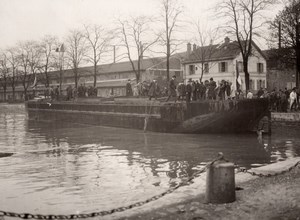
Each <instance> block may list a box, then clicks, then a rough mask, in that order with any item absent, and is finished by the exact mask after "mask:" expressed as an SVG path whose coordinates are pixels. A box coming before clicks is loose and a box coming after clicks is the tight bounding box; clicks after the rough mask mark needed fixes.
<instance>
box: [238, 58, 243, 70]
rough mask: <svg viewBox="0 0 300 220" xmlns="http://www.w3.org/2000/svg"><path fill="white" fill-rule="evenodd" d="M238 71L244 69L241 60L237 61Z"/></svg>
mask: <svg viewBox="0 0 300 220" xmlns="http://www.w3.org/2000/svg"><path fill="white" fill-rule="evenodd" d="M238 71H239V72H243V71H244V64H243V62H241V61H239V62H238Z"/></svg>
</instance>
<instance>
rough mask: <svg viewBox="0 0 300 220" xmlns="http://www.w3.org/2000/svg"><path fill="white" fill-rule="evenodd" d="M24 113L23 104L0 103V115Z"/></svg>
mask: <svg viewBox="0 0 300 220" xmlns="http://www.w3.org/2000/svg"><path fill="white" fill-rule="evenodd" d="M24 111H25V103H11V104H10V103H5V102H3V103H0V113H6V112H12V113H21V112H22V113H23V112H24Z"/></svg>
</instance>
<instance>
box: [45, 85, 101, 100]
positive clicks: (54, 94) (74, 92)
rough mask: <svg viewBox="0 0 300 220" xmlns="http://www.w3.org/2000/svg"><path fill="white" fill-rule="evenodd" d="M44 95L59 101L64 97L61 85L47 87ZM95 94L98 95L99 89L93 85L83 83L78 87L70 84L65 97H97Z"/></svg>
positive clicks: (67, 98) (71, 98) (73, 98)
mask: <svg viewBox="0 0 300 220" xmlns="http://www.w3.org/2000/svg"><path fill="white" fill-rule="evenodd" d="M44 96H45V98H50V99H51V101H52V100H56V101H59V100H60V99H62V96H61V94H60V89H59V86H56V87H54V86H50V87H46V89H45V91H44ZM95 96H97V89H96V88H94V87H92V86H89V87H87V86H85V85H82V84H81V85H80V86H78V88H76V87H72V86H71V85H69V86H68V87H67V88H66V97H65V99H66V100H67V101H70V100H76V99H77V98H78V97H95ZM63 99H64V98H63Z"/></svg>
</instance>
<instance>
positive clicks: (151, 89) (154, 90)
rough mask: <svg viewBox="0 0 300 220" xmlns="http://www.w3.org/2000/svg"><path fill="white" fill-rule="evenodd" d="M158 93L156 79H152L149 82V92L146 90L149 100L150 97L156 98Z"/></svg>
mask: <svg viewBox="0 0 300 220" xmlns="http://www.w3.org/2000/svg"><path fill="white" fill-rule="evenodd" d="M158 94H159V87H158V84H157V81H156V80H155V79H154V80H153V81H152V82H151V83H150V87H149V92H148V96H149V100H151V99H152V98H155V100H156V98H157V96H158Z"/></svg>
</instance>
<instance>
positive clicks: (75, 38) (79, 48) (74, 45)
mask: <svg viewBox="0 0 300 220" xmlns="http://www.w3.org/2000/svg"><path fill="white" fill-rule="evenodd" d="M66 42H67V48H66V58H67V61H68V62H69V65H70V66H71V68H72V69H73V73H74V82H75V88H77V86H78V80H79V77H80V76H79V72H78V69H79V66H80V64H82V62H83V59H84V57H85V55H86V40H85V37H84V33H83V32H82V31H81V30H75V29H74V30H71V31H70V33H69V35H68V36H67V39H66Z"/></svg>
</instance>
